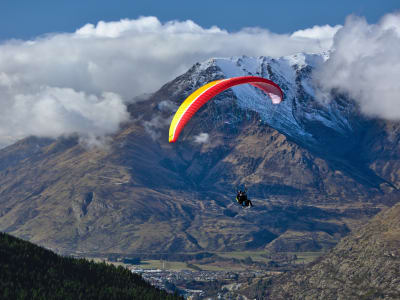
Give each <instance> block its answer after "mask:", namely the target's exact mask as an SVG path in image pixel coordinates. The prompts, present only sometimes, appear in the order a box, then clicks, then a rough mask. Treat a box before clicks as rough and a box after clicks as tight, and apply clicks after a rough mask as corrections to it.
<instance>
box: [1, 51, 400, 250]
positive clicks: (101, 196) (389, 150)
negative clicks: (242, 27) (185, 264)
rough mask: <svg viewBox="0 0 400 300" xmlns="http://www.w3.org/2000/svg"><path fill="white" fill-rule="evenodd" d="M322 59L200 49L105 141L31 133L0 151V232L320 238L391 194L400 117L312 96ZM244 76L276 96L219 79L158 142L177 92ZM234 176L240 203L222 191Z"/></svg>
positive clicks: (148, 242) (398, 163) (399, 183)
mask: <svg viewBox="0 0 400 300" xmlns="http://www.w3.org/2000/svg"><path fill="white" fill-rule="evenodd" d="M326 59H328V56H327V55H305V54H298V55H294V56H290V57H282V58H279V59H272V58H267V57H259V58H249V57H235V58H214V59H210V60H207V61H206V62H203V63H197V64H195V65H194V66H193V67H192V68H191V69H189V70H188V71H187V72H186V73H185V74H183V75H181V76H179V77H177V78H176V79H174V80H172V81H171V82H168V83H166V84H165V85H164V86H162V87H161V88H160V89H159V90H158V91H157V92H155V93H154V94H152V95H150V96H149V97H146V99H145V100H144V99H141V100H138V101H136V102H133V103H131V104H130V105H129V107H128V109H129V112H130V113H131V115H132V120H131V122H129V123H127V124H124V125H123V127H122V128H121V130H120V131H119V132H118V133H116V134H115V135H114V136H113V137H112V142H111V144H110V145H109V147H108V148H105V149H87V148H84V147H82V146H81V145H80V144H79V143H78V141H77V140H75V139H73V138H72V139H68V138H61V139H58V140H51V139H46V140H43V139H37V138H29V139H25V140H22V141H20V142H18V143H16V144H14V145H11V146H9V147H7V148H4V149H1V150H0V195H1V198H0V201H1V206H0V230H3V231H6V232H10V233H12V234H14V235H17V236H20V237H24V238H26V239H29V240H31V241H33V242H36V243H39V244H41V245H44V246H48V247H51V248H53V249H59V250H60V251H65V252H67V253H71V252H73V253H76V252H80V253H93V252H96V253H122V254H123V253H130V254H132V253H136V252H140V253H144V252H149V251H150V250H151V251H153V252H157V251H158V252H163V253H164V252H174V253H176V252H177V251H178V252H185V251H187V252H195V251H203V250H206V251H216V250H218V251H231V250H244V249H264V248H267V249H270V250H276V251H299V250H302V251H308V250H318V249H321V248H329V247H332V246H333V245H334V244H335V243H336V242H337V241H338V240H339V239H340V238H341V237H342V236H344V235H346V234H347V233H348V232H349V231H350V230H351V229H352V228H353V227H356V226H358V225H359V224H360V223H363V222H365V220H366V219H367V218H368V217H370V216H371V215H373V214H375V213H377V212H378V211H379V209H380V207H384V206H389V205H392V204H393V203H394V202H396V201H398V199H399V191H398V189H399V188H400V153H399V151H400V150H399V149H400V147H399V142H400V124H399V123H398V122H397V123H396V122H386V121H383V120H373V119H367V118H364V117H363V116H362V115H360V114H359V112H358V110H357V106H356V105H355V103H354V102H353V101H352V100H351V99H347V98H346V97H345V96H343V95H340V94H335V93H332V99H331V100H332V101H330V102H328V103H322V102H320V101H319V99H318V93H317V91H316V89H315V88H314V85H313V81H312V76H313V70H314V69H315V68H316V67H317V66H318V64H320V63H323V62H324V61H325V60H326ZM249 74H250V75H260V76H263V77H265V78H269V79H271V80H273V81H274V82H276V83H277V84H279V85H280V86H281V88H282V89H283V91H284V93H285V99H284V101H283V102H282V103H281V104H279V105H272V104H271V103H270V102H271V101H270V100H269V99H268V97H267V96H266V95H264V94H263V93H261V92H260V91H259V90H257V89H256V88H253V87H251V86H247V85H243V86H238V87H235V88H233V89H229V90H227V91H225V92H223V93H221V94H220V95H218V96H217V97H215V98H214V99H213V100H211V101H209V102H208V103H207V104H206V105H204V106H203V107H202V108H201V109H200V110H199V111H198V112H197V113H196V115H195V116H194V117H193V118H192V119H191V120H190V122H189V123H188V124H187V125H186V127H185V128H184V130H183V132H182V134H181V135H180V138H179V139H178V141H177V142H176V143H174V144H169V143H168V130H169V124H170V121H171V117H172V116H173V114H174V113H175V111H176V109H177V107H178V106H179V105H180V104H181V103H182V101H183V100H184V99H185V98H186V97H187V96H188V95H189V94H191V93H192V92H193V91H194V90H196V89H197V88H198V87H200V86H202V85H204V84H205V83H208V82H210V81H212V80H216V79H221V78H226V77H231V76H238V75H249ZM201 134H203V135H201ZM205 137H206V138H205ZM243 184H246V186H247V187H248V188H249V196H250V197H251V199H252V201H253V203H254V208H253V209H252V210H250V211H245V210H243V209H242V208H241V207H238V206H237V205H236V203H235V201H234V197H235V193H234V190H235V187H237V186H243Z"/></svg>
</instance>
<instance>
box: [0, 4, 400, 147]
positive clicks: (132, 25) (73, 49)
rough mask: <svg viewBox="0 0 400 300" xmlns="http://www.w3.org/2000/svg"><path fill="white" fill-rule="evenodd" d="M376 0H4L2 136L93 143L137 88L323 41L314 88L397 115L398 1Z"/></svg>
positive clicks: (0, 23)
mask: <svg viewBox="0 0 400 300" xmlns="http://www.w3.org/2000/svg"><path fill="white" fill-rule="evenodd" d="M349 2H350V1H349ZM377 3H378V1H366V0H363V1H351V3H345V1H341V0H338V1H315V0H307V1H298V0H297V1H289V0H286V1H279V2H278V1H275V2H272V1H265V0H264V1H257V0H252V1H247V2H246V3H244V1H235V0H231V1H208V0H206V1H178V0H169V1H153V0H147V1H132V0H131V1H114V2H112V3H111V1H102V0H96V1H94V0H85V1H47V0H41V1H20V0H14V1H9V0H4V1H1V2H0V147H4V146H6V145H9V144H11V143H13V142H15V141H16V140H19V139H21V138H23V137H26V136H29V135H36V136H43V137H53V138H56V137H58V136H62V135H71V134H76V133H77V134H79V136H80V137H81V140H82V141H83V143H85V144H88V145H101V144H103V142H104V140H107V137H108V136H109V135H110V134H112V133H113V132H115V131H117V130H118V128H119V125H120V124H121V123H122V122H125V121H127V120H129V114H128V112H127V110H126V105H127V103H129V102H130V101H132V98H133V97H134V96H137V95H141V94H143V93H149V92H154V91H156V90H157V89H158V88H159V87H161V86H162V85H163V84H165V83H166V82H167V81H169V80H172V79H174V78H175V77H176V76H178V75H180V74H182V73H184V72H185V71H187V70H188V69H189V68H190V67H191V66H192V65H193V64H194V63H196V62H201V61H205V60H207V59H209V58H211V57H229V56H240V55H247V56H261V55H264V56H272V57H279V56H286V55H292V54H295V53H298V52H305V53H319V52H323V51H329V52H330V53H331V55H330V58H329V60H328V61H327V62H326V63H325V64H324V65H321V66H320V68H319V69H318V70H316V71H315V74H316V76H315V78H316V80H315V84H316V87H318V89H319V94H320V98H321V99H323V98H326V97H327V95H329V91H330V90H332V89H336V90H339V91H341V92H343V93H346V94H348V95H350V96H351V97H352V98H354V99H356V101H358V102H359V103H360V106H361V110H362V111H363V112H364V113H365V114H367V115H370V116H373V117H379V118H384V119H389V120H400V105H399V102H398V101H399V100H398V99H400V87H399V83H398V78H400V51H398V49H400V12H399V10H398V7H397V6H398V5H397V4H396V3H399V1H398V0H396V1H390V0H387V1H381V2H380V3H379V4H377ZM322 4H323V5H322ZM371 87H374V88H373V89H371ZM50 124H51V125H50Z"/></svg>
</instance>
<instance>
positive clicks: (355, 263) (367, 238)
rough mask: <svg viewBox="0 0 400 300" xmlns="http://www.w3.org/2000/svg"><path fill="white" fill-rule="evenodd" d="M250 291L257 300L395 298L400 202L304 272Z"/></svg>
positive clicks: (399, 284) (399, 272)
mask: <svg viewBox="0 0 400 300" xmlns="http://www.w3.org/2000/svg"><path fill="white" fill-rule="evenodd" d="M250 290H258V291H259V294H258V299H400V204H397V205H395V206H394V207H392V208H391V209H388V210H387V211H384V212H382V213H380V214H379V215H377V216H376V217H375V218H373V219H372V221H370V222H369V223H368V224H367V225H365V226H363V227H362V228H360V229H359V230H355V231H354V232H353V233H352V234H350V235H349V236H347V237H345V238H344V239H343V240H341V241H340V242H339V244H338V245H337V246H336V247H335V248H334V249H332V250H331V251H330V252H329V253H328V254H327V255H325V256H323V257H321V258H319V259H318V260H317V261H316V262H313V263H312V264H311V265H309V266H306V267H305V268H304V269H303V270H298V271H295V272H290V273H287V274H284V275H282V276H280V277H277V278H274V279H273V280H266V281H260V282H258V283H257V285H256V286H254V287H253V288H251V289H250ZM253 296H255V295H253Z"/></svg>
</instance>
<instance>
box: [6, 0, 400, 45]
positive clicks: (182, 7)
mask: <svg viewBox="0 0 400 300" xmlns="http://www.w3.org/2000/svg"><path fill="white" fill-rule="evenodd" d="M398 9H400V1H399V0H383V1H376V0H357V1H351V0H335V1H327V0H325V1H323V0H280V1H267V0H248V1H243V0H240V1H239V0H229V1H222V0H220V1H215V0H203V1H192V0H168V1H162V0H158V1H155V0H146V1H141V0H118V1H109V0H81V1H74V0H71V1H64V0H39V1H32V0H2V1H0V40H5V39H11V38H17V39H31V38H34V37H35V36H38V35H43V34H46V33H52V32H73V31H75V30H76V29H77V28H80V27H82V26H83V25H85V24H87V23H93V24H96V23H97V22H98V21H100V20H103V21H117V20H120V19H121V18H129V19H136V18H138V17H139V16H156V17H157V18H158V19H159V20H160V21H161V22H166V21H170V20H179V21H184V20H187V19H190V20H193V21H194V22H195V23H197V24H199V25H200V26H202V27H205V28H208V27H210V26H212V25H216V26H218V27H219V28H222V29H226V30H228V31H237V30H240V29H241V28H243V27H262V28H265V29H268V30H270V31H272V32H275V33H290V32H293V31H296V30H298V29H304V28H309V27H312V26H314V25H325V24H329V25H336V24H343V23H344V20H345V18H346V16H348V15H350V14H356V15H359V16H363V17H365V18H366V19H367V21H368V22H369V23H375V22H377V21H378V20H379V18H380V17H381V16H383V15H384V14H386V13H389V12H394V11H396V10H398Z"/></svg>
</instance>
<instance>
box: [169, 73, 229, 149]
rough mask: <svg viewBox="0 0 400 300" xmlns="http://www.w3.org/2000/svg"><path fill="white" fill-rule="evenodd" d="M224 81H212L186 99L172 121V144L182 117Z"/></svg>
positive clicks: (170, 133) (170, 138)
mask: <svg viewBox="0 0 400 300" xmlns="http://www.w3.org/2000/svg"><path fill="white" fill-rule="evenodd" d="M222 80H224V79H222ZM222 80H216V81H211V82H210V83H207V84H206V85H204V86H202V87H201V88H199V89H197V90H196V91H194V92H193V93H192V94H191V95H190V96H189V97H187V98H186V99H185V101H184V102H183V103H182V104H181V106H180V107H179V109H178V110H177V112H176V113H175V116H174V118H173V119H172V122H171V126H170V127H169V141H170V142H171V141H172V140H173V139H174V135H175V132H176V128H177V127H178V125H179V122H180V121H181V119H182V117H183V116H184V114H185V113H186V111H187V110H188V109H189V107H190V106H191V105H192V104H193V103H195V102H196V100H197V99H198V98H199V97H200V96H201V95H202V94H203V93H205V92H206V91H207V90H208V89H210V88H211V87H213V86H214V85H216V84H217V83H219V82H221V81H222Z"/></svg>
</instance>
